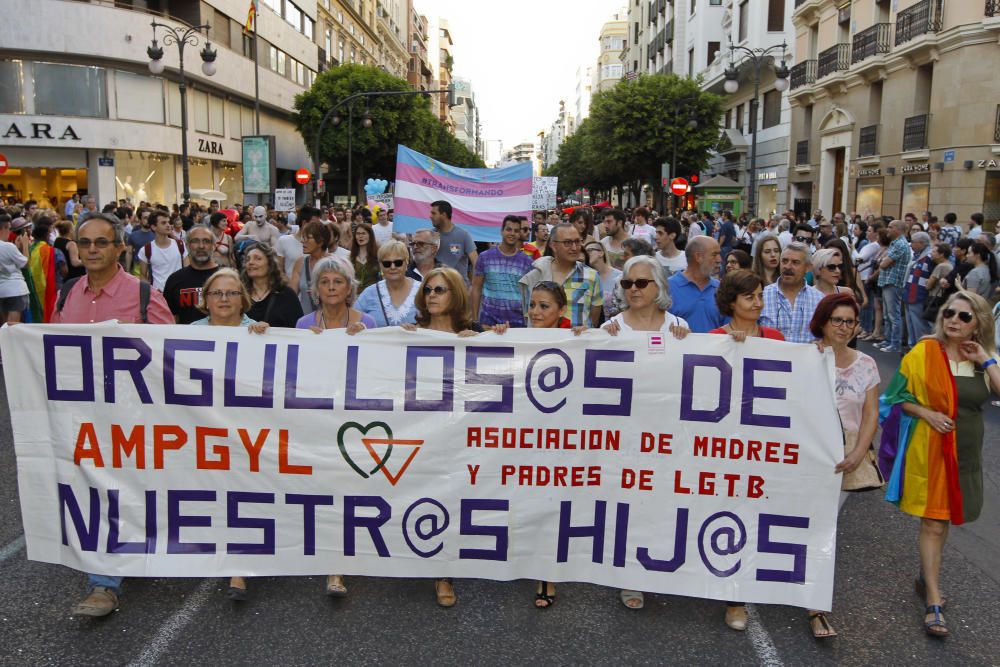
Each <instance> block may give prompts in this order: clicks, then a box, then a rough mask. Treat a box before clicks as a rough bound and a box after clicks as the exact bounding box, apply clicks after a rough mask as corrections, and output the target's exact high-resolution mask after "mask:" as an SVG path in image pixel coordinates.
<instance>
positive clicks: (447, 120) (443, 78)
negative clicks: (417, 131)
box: [427, 17, 455, 132]
mask: <svg viewBox="0 0 1000 667" xmlns="http://www.w3.org/2000/svg"><path fill="white" fill-rule="evenodd" d="M452 46H454V42H453V41H452V39H451V28H450V26H449V25H448V20H447V19H443V18H440V17H437V18H433V19H431V20H430V21H429V30H428V38H427V51H428V54H429V56H430V57H429V60H430V67H431V72H432V73H433V74H432V76H433V77H434V80H433V81H434V82H433V84H432V85H433V88H434V89H435V90H444V89H445V88H447V87H448V86H449V85H450V84H451V80H452V71H453V69H454V65H455V58H454V56H453V55H452V52H451V51H452ZM432 104H433V105H434V107H433V108H434V112H435V114H436V115H437V117H438V118H439V119H440V120H441V122H442V123H444V124H445V125H447V126H448V129H449V130H450V131H452V132H454V131H455V124H454V121H452V118H451V110H450V108H449V107H448V96H447V95H438V96H437V99H436V101H434V102H433V103H432Z"/></svg>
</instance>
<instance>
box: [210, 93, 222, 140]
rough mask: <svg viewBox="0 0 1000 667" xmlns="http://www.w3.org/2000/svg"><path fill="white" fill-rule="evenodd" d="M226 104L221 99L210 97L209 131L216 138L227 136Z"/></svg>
mask: <svg viewBox="0 0 1000 667" xmlns="http://www.w3.org/2000/svg"><path fill="white" fill-rule="evenodd" d="M225 115H226V112H225V103H224V102H223V100H222V98H221V97H217V96H215V95H209V97H208V131H209V133H211V134H214V135H216V136H220V137H224V136H226V126H225Z"/></svg>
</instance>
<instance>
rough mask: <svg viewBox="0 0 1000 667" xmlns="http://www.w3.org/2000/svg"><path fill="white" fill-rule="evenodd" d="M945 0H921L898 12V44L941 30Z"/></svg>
mask: <svg viewBox="0 0 1000 667" xmlns="http://www.w3.org/2000/svg"><path fill="white" fill-rule="evenodd" d="M942 2H943V0H920V2H918V3H917V4H915V5H913V6H912V7H907V8H906V9H904V10H902V11H900V12H899V13H898V14H896V46H899V45H900V44H905V43H906V42H909V41H910V40H911V39H915V38H917V37H919V36H920V35H926V34H927V33H929V32H938V31H940V30H941V13H942V12H941V9H942Z"/></svg>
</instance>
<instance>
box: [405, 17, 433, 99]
mask: <svg viewBox="0 0 1000 667" xmlns="http://www.w3.org/2000/svg"><path fill="white" fill-rule="evenodd" d="M406 11H407V16H408V17H409V19H408V25H409V37H408V39H407V45H408V48H409V51H410V59H409V65H408V67H407V70H406V81H407V82H408V83H409V84H410V87H412V88H413V89H414V90H430V89H431V85H432V84H433V82H434V72H433V71H432V70H431V66H430V57H429V55H428V53H427V35H428V30H429V28H428V22H427V17H426V16H424V15H423V14H421V13H420V12H418V11H416V10H415V9H414V8H413V0H407V3H406Z"/></svg>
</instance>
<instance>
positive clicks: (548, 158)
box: [538, 100, 576, 169]
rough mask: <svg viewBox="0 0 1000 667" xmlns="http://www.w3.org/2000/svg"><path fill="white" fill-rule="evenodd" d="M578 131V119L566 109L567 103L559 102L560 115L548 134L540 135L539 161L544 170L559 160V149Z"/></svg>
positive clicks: (553, 122) (542, 133)
mask: <svg viewBox="0 0 1000 667" xmlns="http://www.w3.org/2000/svg"><path fill="white" fill-rule="evenodd" d="M575 131H576V118H575V117H574V116H573V113H572V112H570V111H568V110H567V109H566V101H565V100H559V115H558V116H556V119H555V120H554V121H552V125H551V126H549V130H548V132H541V133H539V134H540V136H541V142H540V143H539V153H538V160H539V162H540V163H541V168H542V169H548V168H549V167H551V166H552V165H554V164H555V163H556V160H558V159H559V147H560V146H562V143H563V142H564V141H566V139H568V138H569V137H570V136H571V135H572V134H573V133H574V132H575Z"/></svg>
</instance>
